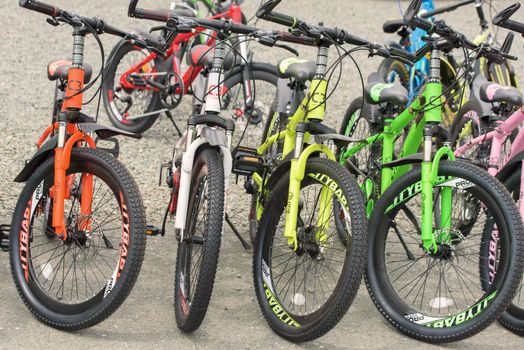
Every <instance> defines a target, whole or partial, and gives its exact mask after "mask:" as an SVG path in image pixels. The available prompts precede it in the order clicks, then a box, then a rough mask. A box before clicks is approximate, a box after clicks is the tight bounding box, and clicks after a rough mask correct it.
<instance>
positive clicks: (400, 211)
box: [339, 0, 524, 343]
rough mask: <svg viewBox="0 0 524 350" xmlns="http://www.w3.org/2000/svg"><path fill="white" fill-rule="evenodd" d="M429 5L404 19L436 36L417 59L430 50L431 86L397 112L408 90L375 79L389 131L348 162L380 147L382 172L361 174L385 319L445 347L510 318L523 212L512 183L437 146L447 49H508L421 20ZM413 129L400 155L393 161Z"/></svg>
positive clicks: (373, 91) (346, 155) (372, 90)
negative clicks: (442, 64)
mask: <svg viewBox="0 0 524 350" xmlns="http://www.w3.org/2000/svg"><path fill="white" fill-rule="evenodd" d="M420 5H421V1H420V0H415V1H413V2H412V3H411V5H410V7H409V8H408V11H407V12H406V15H405V18H404V20H405V22H406V23H407V24H409V25H411V26H415V27H419V28H421V29H423V30H425V31H426V32H428V33H430V34H434V36H433V37H432V39H431V40H430V41H429V43H428V44H426V46H424V47H423V48H421V49H420V50H419V51H417V53H416V54H415V55H411V60H412V61H413V62H415V61H417V60H418V59H420V58H422V57H424V56H425V55H426V54H427V53H430V79H429V81H428V83H427V84H426V86H425V88H424V90H423V91H422V93H421V94H420V95H419V97H418V98H417V99H415V100H414V101H413V103H412V104H411V105H410V106H409V107H408V108H407V109H404V110H403V111H402V112H400V113H395V111H399V110H402V108H401V106H402V105H403V104H405V103H406V102H407V91H406V90H405V89H403V88H400V87H395V86H394V85H391V84H381V83H374V84H370V85H368V86H367V87H366V93H367V94H366V98H367V99H368V102H370V103H374V104H378V105H380V106H381V109H382V112H383V115H384V119H383V122H384V131H383V132H381V133H378V134H376V135H373V136H371V137H368V138H366V139H365V140H363V141H361V142H359V143H358V144H357V145H356V146H354V147H351V148H348V149H345V150H344V151H343V153H342V156H341V157H340V159H339V162H340V164H345V163H346V162H347V161H348V160H350V159H354V158H352V157H355V156H356V155H357V154H358V153H359V152H360V151H361V150H363V149H365V148H366V147H368V146H373V145H377V144H379V145H380V147H378V148H375V149H381V152H382V153H381V157H382V159H381V160H379V161H378V164H377V166H376V173H374V174H373V173H368V174H360V175H365V176H366V178H365V180H364V182H363V184H362V188H363V189H364V191H365V195H366V197H367V200H368V202H367V214H368V215H370V230H369V240H368V242H369V243H368V251H369V252H370V254H369V255H368V261H367V270H366V275H365V279H366V285H367V287H368V291H369V293H370V295H371V298H372V300H373V302H374V303H375V305H376V306H377V308H378V309H379V310H380V312H381V313H382V315H383V316H384V317H385V318H386V319H387V320H388V321H389V322H390V323H391V324H393V325H394V326H395V327H396V328H398V329H399V330H400V331H401V332H403V333H405V334H407V335H408V336H410V337H413V338H416V339H419V340H423V341H427V342H432V343H440V342H449V341H456V340H460V339H463V338H466V337H468V336H471V335H473V334H476V333H478V332H480V331H481V330H482V329H484V328H486V327H487V326H488V325H489V324H491V323H492V322H493V321H494V320H495V319H496V318H497V317H498V316H499V315H500V314H501V312H502V311H503V310H504V309H505V307H506V306H507V305H508V303H509V302H510V301H511V298H512V296H513V295H514V293H515V291H516V288H517V287H518V286H519V281H520V278H521V275H522V269H523V242H524V241H523V239H522V230H523V227H522V222H521V220H520V218H519V215H518V209H517V208H516V207H515V205H514V204H513V203H512V202H511V197H510V196H509V195H508V193H507V191H506V190H505V189H504V188H503V186H502V185H501V184H500V183H499V182H498V181H497V180H496V179H495V178H493V177H491V176H489V175H488V173H487V172H485V171H483V170H481V169H480V168H477V167H475V166H473V165H471V164H468V163H465V162H461V161H457V160H455V159H454V155H453V152H452V150H451V148H450V147H449V146H448V145H444V146H443V147H440V148H439V149H438V150H436V152H434V150H433V136H434V131H435V128H438V127H439V124H440V122H441V113H442V109H441V108H440V103H441V102H440V97H441V95H442V84H441V82H440V62H441V60H440V55H441V51H442V50H444V49H446V48H447V47H449V46H450V45H451V46H455V47H461V46H464V47H466V48H468V49H470V50H476V51H478V54H479V55H481V56H485V57H494V56H497V55H498V56H503V55H504V54H503V53H501V52H499V51H497V50H495V49H493V48H490V47H489V46H481V47H478V46H476V45H475V44H473V43H471V42H469V41H468V40H467V39H465V38H464V36H463V35H462V34H460V33H458V32H456V31H455V30H453V29H452V28H451V27H449V26H447V25H446V24H445V23H444V22H441V21H436V22H429V21H426V20H424V19H421V18H418V17H416V13H418V10H419V8H420ZM390 50H391V51H392V52H395V51H396V50H393V49H392V48H390ZM405 57H406V58H409V57H410V54H408V53H405ZM413 121H414V122H413ZM410 124H411V125H410ZM409 125H410V126H409ZM408 126H409V127H408ZM405 128H408V132H407V135H406V136H405V139H404V142H403V144H402V148H401V151H400V156H399V158H398V159H395V160H393V157H394V148H395V141H396V140H397V139H398V138H399V137H400V136H401V135H404V129H405ZM421 145H422V153H417V152H418V151H419V149H420V146H421ZM374 156H375V157H377V156H378V157H377V158H380V157H379V155H377V154H375V155H374ZM374 156H373V155H372V157H374ZM377 178H378V179H379V181H378V182H379V184H375V182H376V181H375V180H374V179H377ZM376 198H378V200H377V201H376V203H375V200H376ZM493 227H496V229H494V230H492V231H491V235H488V236H492V238H493V239H492V240H490V241H492V242H497V243H491V244H490V241H483V240H482V237H486V236H485V235H483V233H484V230H490V229H491V228H493ZM486 251H489V258H486V256H487V255H486Z"/></svg>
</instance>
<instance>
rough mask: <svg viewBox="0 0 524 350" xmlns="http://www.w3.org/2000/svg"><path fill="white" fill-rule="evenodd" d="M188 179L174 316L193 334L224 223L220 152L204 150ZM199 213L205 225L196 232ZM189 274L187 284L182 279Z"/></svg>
mask: <svg viewBox="0 0 524 350" xmlns="http://www.w3.org/2000/svg"><path fill="white" fill-rule="evenodd" d="M191 176H192V178H191V193H190V197H189V206H188V212H187V222H186V230H185V232H184V240H183V241H182V242H179V243H178V253H177V260H176V272H175V315H176V321H177V325H178V328H180V330H182V331H183V332H192V331H194V330H196V329H197V328H198V327H199V326H200V324H201V323H202V321H203V320H204V317H205V315H206V311H207V307H208V305H209V300H210V299H211V293H212V291H213V284H214V281H215V274H216V270H217V265H218V255H219V252H220V240H221V236H222V228H223V221H224V197H225V192H224V167H223V165H222V158H221V157H220V153H219V152H218V151H216V150H214V149H205V150H203V151H202V152H201V153H200V154H199V155H198V157H197V159H196V160H195V164H194V166H193V172H192V175H191ZM206 186H207V188H206ZM206 190H207V194H206V193H205V191H206ZM201 196H204V197H205V198H204V201H202V197H201ZM204 202H207V203H206V205H207V208H206V207H205V206H204ZM201 210H203V215H204V218H203V221H204V222H203V225H204V226H203V227H202V228H200V229H198V228H197V227H196V225H197V224H198V223H202V219H200V218H199V217H198V215H199V212H200V211H201ZM196 230H200V232H201V233H202V234H201V236H196V235H195V231H196ZM197 247H200V249H198V251H200V254H199V255H198V258H197V257H196V255H193V253H194V252H195V250H196V248H197ZM197 254H198V253H197ZM194 259H197V260H196V262H194V261H193V260H194ZM193 266H194V270H193ZM192 270H193V271H194V272H195V274H192V272H193V271H192ZM188 275H189V276H190V278H189V283H188V279H187V277H185V276H188ZM193 285H194V288H193Z"/></svg>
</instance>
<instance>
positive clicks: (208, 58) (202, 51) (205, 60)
mask: <svg viewBox="0 0 524 350" xmlns="http://www.w3.org/2000/svg"><path fill="white" fill-rule="evenodd" d="M214 55H215V49H210V46H208V45H195V46H193V47H192V48H191V51H190V52H189V55H186V57H187V64H189V65H190V66H193V67H196V66H199V65H200V66H205V67H211V66H212V65H213V57H214ZM235 61H236V60H235V53H234V52H233V51H231V50H228V49H226V57H225V59H224V63H223V66H222V69H224V70H230V69H231V68H233V65H234V64H235Z"/></svg>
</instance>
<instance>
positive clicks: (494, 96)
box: [451, 4, 524, 335]
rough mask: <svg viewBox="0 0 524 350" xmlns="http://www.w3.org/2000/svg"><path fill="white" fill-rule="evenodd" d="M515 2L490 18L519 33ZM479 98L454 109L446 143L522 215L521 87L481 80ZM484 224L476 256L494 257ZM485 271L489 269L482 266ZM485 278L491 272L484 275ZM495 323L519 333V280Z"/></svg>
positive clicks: (492, 231) (523, 299)
mask: <svg viewBox="0 0 524 350" xmlns="http://www.w3.org/2000/svg"><path fill="white" fill-rule="evenodd" d="M519 7H520V5H518V4H516V5H513V6H511V7H509V8H508V9H506V10H504V11H502V12H500V13H499V15H497V16H496V17H495V19H494V20H493V23H494V24H496V25H499V26H502V27H506V28H508V29H511V30H514V31H516V32H519V33H521V34H523V33H524V24H521V23H518V22H515V21H512V20H509V17H510V16H511V15H512V14H513V13H515V12H516V11H517V10H518V9H519ZM479 96H480V99H481V100H482V101H483V102H486V103H489V104H491V109H490V110H488V111H486V108H483V107H482V106H481V105H480V104H479V103H478V102H476V101H469V102H467V103H466V104H465V105H464V106H463V107H462V108H461V110H460V111H459V113H458V115H457V118H456V119H455V122H454V124H453V126H452V129H451V130H452V139H451V141H452V144H453V145H455V146H456V147H457V148H456V150H455V156H457V157H465V158H468V159H470V160H472V161H475V162H477V163H480V165H481V166H483V167H484V168H486V169H487V171H488V172H489V173H490V174H491V175H493V176H496V177H497V178H498V179H499V180H500V181H501V182H502V183H504V185H505V186H506V188H507V189H508V191H509V192H510V193H511V194H512V196H513V199H514V200H515V201H516V202H517V204H518V207H519V210H520V215H521V216H522V217H524V200H523V196H524V193H523V192H522V191H523V190H524V172H523V166H524V128H520V129H519V127H520V126H522V125H523V124H524V107H523V106H522V103H523V95H522V92H521V91H520V90H519V89H517V88H514V87H509V86H500V85H498V84H494V83H490V82H487V81H486V82H484V83H483V84H482V85H481V86H480V89H479ZM480 210H482V208H481V207H479V206H477V205H476V204H475V203H468V198H464V206H463V208H462V212H463V215H466V216H469V218H470V219H471V220H470V221H473V220H475V218H476V216H477V215H476V213H478V212H479V211H480ZM486 227H488V228H489V229H486V230H484V233H483V237H482V242H483V244H482V246H483V247H482V248H481V249H483V250H484V252H483V254H482V255H481V256H482V257H481V258H484V259H486V262H487V264H494V265H495V264H496V263H497V261H498V260H497V243H498V239H497V238H498V237H497V236H498V234H497V232H498V231H497V229H496V227H494V226H491V228H490V226H489V225H486ZM486 274H488V275H489V272H486ZM487 277H488V280H491V279H492V278H493V276H487ZM500 322H501V324H502V325H503V326H504V327H506V328H508V329H509V330H511V331H512V332H514V333H517V334H519V335H524V288H523V286H522V285H521V287H520V288H519V290H518V291H517V294H516V295H515V297H514V298H513V302H512V304H511V305H510V306H509V307H508V308H507V310H506V312H504V313H503V314H502V316H501V317H500Z"/></svg>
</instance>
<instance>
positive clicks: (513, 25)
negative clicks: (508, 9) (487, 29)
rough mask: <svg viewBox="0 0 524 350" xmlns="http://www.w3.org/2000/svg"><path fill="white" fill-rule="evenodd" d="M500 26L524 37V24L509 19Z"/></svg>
mask: <svg viewBox="0 0 524 350" xmlns="http://www.w3.org/2000/svg"><path fill="white" fill-rule="evenodd" d="M499 26H500V27H504V28H507V29H510V30H512V31H514V32H517V33H520V34H523V35H524V23H520V22H517V21H513V20H510V19H508V20H507V21H506V22H504V23H503V24H499Z"/></svg>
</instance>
